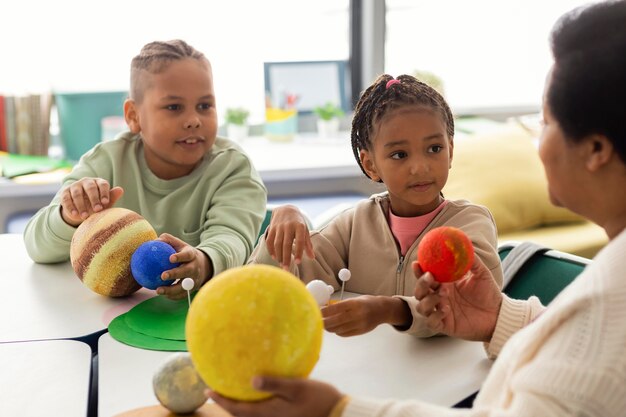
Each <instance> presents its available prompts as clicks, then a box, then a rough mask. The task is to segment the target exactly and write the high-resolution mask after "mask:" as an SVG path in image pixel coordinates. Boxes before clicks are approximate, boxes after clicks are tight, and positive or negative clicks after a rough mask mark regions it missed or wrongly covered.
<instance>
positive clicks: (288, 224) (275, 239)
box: [265, 205, 315, 270]
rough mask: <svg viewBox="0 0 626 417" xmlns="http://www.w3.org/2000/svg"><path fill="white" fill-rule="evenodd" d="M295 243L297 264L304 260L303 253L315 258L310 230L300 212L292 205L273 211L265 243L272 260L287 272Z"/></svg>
mask: <svg viewBox="0 0 626 417" xmlns="http://www.w3.org/2000/svg"><path fill="white" fill-rule="evenodd" d="M294 241H295V253H294V258H295V259H294V261H295V263H296V264H299V263H300V261H301V260H302V253H303V252H306V254H307V255H308V256H309V258H315V252H313V244H312V243H311V236H310V234H309V228H308V226H307V223H306V219H305V218H304V216H303V215H302V213H301V212H300V210H299V209H298V208H297V207H295V206H292V205H285V206H281V207H276V208H275V209H273V211H272V220H271V222H270V225H269V227H268V231H267V236H266V238H265V243H266V245H267V250H268V252H269V254H270V255H271V257H272V259H274V260H275V261H277V262H278V263H279V264H280V265H281V266H282V267H283V268H284V269H287V270H288V269H289V265H290V264H291V253H292V250H293V244H294Z"/></svg>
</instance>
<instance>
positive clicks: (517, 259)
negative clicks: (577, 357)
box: [454, 241, 592, 408]
mask: <svg viewBox="0 0 626 417" xmlns="http://www.w3.org/2000/svg"><path fill="white" fill-rule="evenodd" d="M498 254H499V255H500V260H501V261H502V271H503V273H504V289H503V292H504V293H505V294H506V295H508V296H509V297H511V298H515V299H518V300H526V299H528V298H529V297H530V296H532V295H534V296H537V297H538V298H539V299H540V300H541V303H542V304H543V305H548V304H549V303H550V302H551V301H552V300H553V299H554V297H556V296H557V295H558V293H560V292H561V290H563V288H565V287H567V286H568V285H569V283H571V282H572V281H573V280H574V279H575V278H576V277H577V276H578V275H580V273H581V272H582V271H583V270H584V269H585V267H586V266H587V265H589V264H590V263H591V262H592V261H591V260H590V259H587V258H582V257H580V256H576V255H572V254H569V253H566V252H561V251H558V250H551V249H549V248H546V247H544V246H540V245H537V244H535V243H532V242H517V241H510V242H505V243H502V244H501V245H499V246H498ZM477 394H478V392H475V393H473V394H472V395H470V396H468V397H467V398H464V399H463V400H461V401H460V402H458V403H457V404H455V405H454V408H470V407H472V404H473V403H474V399H475V398H476V395H477Z"/></svg>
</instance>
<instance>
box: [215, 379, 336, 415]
mask: <svg viewBox="0 0 626 417" xmlns="http://www.w3.org/2000/svg"><path fill="white" fill-rule="evenodd" d="M252 384H253V386H254V387H255V388H256V389H258V390H261V391H267V392H271V393H273V394H275V395H274V396H273V397H271V398H269V399H267V400H263V401H256V402H240V401H234V400H230V399H228V398H225V397H222V396H221V395H219V394H218V393H216V392H214V391H209V396H210V397H211V398H212V399H213V401H215V402H216V403H217V404H218V405H219V406H221V407H222V408H224V409H225V410H226V411H228V412H229V413H231V414H232V415H233V416H237V417H277V416H280V417H301V416H308V417H327V416H328V415H329V414H330V412H331V411H332V409H333V407H334V406H335V405H336V404H337V403H338V402H339V400H341V398H342V394H341V393H340V392H339V391H338V390H337V389H336V388H334V387H333V386H331V385H328V384H325V383H323V382H318V381H313V380H310V379H302V378H279V377H256V378H254V380H253V381H252Z"/></svg>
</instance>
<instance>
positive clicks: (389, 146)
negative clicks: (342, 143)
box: [360, 106, 453, 217]
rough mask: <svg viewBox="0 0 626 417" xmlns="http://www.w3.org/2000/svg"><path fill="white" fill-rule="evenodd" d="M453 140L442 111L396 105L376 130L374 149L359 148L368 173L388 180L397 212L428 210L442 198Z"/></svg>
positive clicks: (406, 214) (403, 214)
mask: <svg viewBox="0 0 626 417" xmlns="http://www.w3.org/2000/svg"><path fill="white" fill-rule="evenodd" d="M452 151H453V143H452V140H451V139H450V138H449V137H448V135H447V133H446V126H445V124H444V122H443V120H442V118H441V116H440V115H439V114H438V113H437V112H435V111H433V110H431V109H428V108H425V107H423V106H409V107H404V108H400V109H397V110H393V111H392V112H390V113H389V114H386V115H385V116H383V117H382V119H381V120H379V122H378V125H377V126H375V127H374V131H373V132H372V149H371V150H369V151H366V150H362V151H361V155H360V156H361V161H362V164H363V167H364V168H365V170H366V172H367V173H368V174H369V176H370V177H371V178H372V179H373V180H374V181H378V180H379V179H380V180H382V182H383V183H384V184H385V185H386V186H387V190H388V191H389V198H390V202H391V210H392V211H393V213H394V214H395V215H397V216H401V217H415V216H419V215H423V214H426V213H430V212H431V211H433V210H434V209H435V208H437V206H439V204H441V202H442V200H443V199H442V198H441V195H440V192H441V190H442V189H443V186H444V185H445V184H446V181H447V180H448V170H449V169H450V166H451V163H452Z"/></svg>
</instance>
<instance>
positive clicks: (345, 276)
mask: <svg viewBox="0 0 626 417" xmlns="http://www.w3.org/2000/svg"><path fill="white" fill-rule="evenodd" d="M337 276H338V277H339V279H340V280H341V294H340V295H339V301H341V300H343V289H344V288H345V286H346V281H348V280H349V279H350V277H351V276H352V274H351V273H350V270H349V269H346V268H341V269H340V270H339V273H338V274H337Z"/></svg>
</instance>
